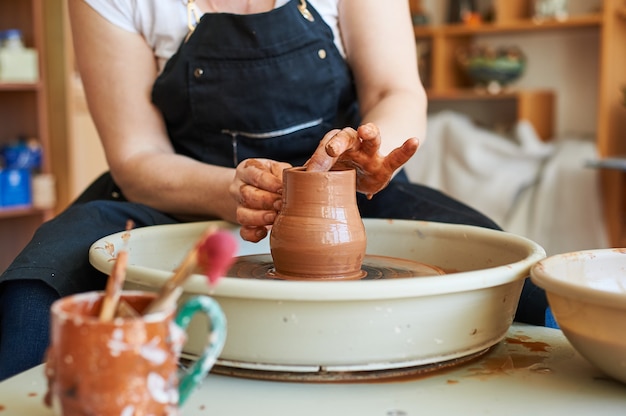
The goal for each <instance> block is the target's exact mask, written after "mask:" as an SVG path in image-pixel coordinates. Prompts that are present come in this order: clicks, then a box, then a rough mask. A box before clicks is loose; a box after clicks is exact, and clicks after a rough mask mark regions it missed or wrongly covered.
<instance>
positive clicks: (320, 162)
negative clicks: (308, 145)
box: [304, 129, 340, 172]
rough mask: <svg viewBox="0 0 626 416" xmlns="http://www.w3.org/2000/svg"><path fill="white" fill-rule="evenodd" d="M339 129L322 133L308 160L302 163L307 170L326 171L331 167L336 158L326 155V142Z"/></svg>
mask: <svg viewBox="0 0 626 416" xmlns="http://www.w3.org/2000/svg"><path fill="white" fill-rule="evenodd" d="M339 131H340V130H338V129H334V130H331V131H329V132H328V133H326V134H325V135H324V137H323V138H322V140H321V141H320V143H319V145H318V146H317V149H315V152H313V155H311V157H310V158H309V160H307V161H306V163H305V164H304V167H305V168H306V170H307V171H312V172H326V171H328V170H330V168H332V167H333V164H334V163H335V160H336V158H333V157H331V156H329V155H328V152H327V151H326V144H327V143H328V141H329V140H330V139H331V138H332V137H333V136H335V134H337V133H339Z"/></svg>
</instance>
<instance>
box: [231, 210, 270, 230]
mask: <svg viewBox="0 0 626 416" xmlns="http://www.w3.org/2000/svg"><path fill="white" fill-rule="evenodd" d="M277 215H278V213H277V212H276V211H274V210H258V209H250V208H245V207H241V206H240V207H238V208H237V222H238V223H239V224H241V225H242V226H244V227H260V226H263V227H265V226H269V225H272V224H274V221H275V220H276V216H277Z"/></svg>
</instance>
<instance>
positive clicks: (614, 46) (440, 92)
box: [411, 0, 626, 247]
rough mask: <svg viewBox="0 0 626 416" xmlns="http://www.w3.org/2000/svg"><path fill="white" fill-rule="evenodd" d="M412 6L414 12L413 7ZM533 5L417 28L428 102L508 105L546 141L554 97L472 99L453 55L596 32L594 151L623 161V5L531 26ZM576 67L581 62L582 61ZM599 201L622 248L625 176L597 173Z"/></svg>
mask: <svg viewBox="0 0 626 416" xmlns="http://www.w3.org/2000/svg"><path fill="white" fill-rule="evenodd" d="M411 4H412V6H413V5H414V2H412V3H411ZM532 5H533V1H532V0H494V1H493V6H494V10H495V18H494V21H493V22H490V23H483V24H478V25H464V24H456V25H448V24H444V25H438V26H416V27H415V28H414V33H415V38H416V41H417V42H421V43H424V42H425V43H426V44H427V46H428V50H429V51H430V52H429V53H430V57H429V59H428V67H427V74H428V77H427V79H428V81H427V85H426V87H427V91H428V94H429V98H430V100H431V102H433V103H437V102H440V101H442V100H443V101H448V102H452V101H459V100H502V101H513V103H514V105H515V106H517V109H518V110H517V112H516V115H517V117H519V118H526V119H528V120H530V121H532V122H533V124H534V125H535V128H536V129H537V131H538V133H539V135H540V136H541V137H542V138H550V137H551V133H552V129H553V123H554V108H553V106H554V95H553V94H552V93H551V92H549V91H523V90H521V91H516V92H514V93H508V94H501V95H497V96H494V97H486V96H485V95H484V94H482V95H481V94H477V93H476V92H474V91H473V90H472V85H471V83H470V81H469V80H468V79H467V77H466V76H465V74H464V73H463V72H462V70H461V69H460V68H459V66H458V65H457V64H456V53H457V51H458V50H459V49H460V48H465V47H468V46H469V45H470V44H472V42H474V40H475V38H476V37H477V36H483V37H484V36H485V35H487V36H493V37H497V36H498V35H510V34H515V35H516V36H522V37H523V36H524V35H525V34H528V33H536V32H537V31H560V32H563V33H569V31H571V32H572V33H574V32H573V31H577V30H588V29H592V30H597V31H598V32H599V35H600V36H599V39H600V40H599V43H600V44H599V45H598V50H599V51H600V54H599V58H598V59H599V62H597V65H598V68H599V79H598V80H597V86H598V87H597V91H598V108H597V109H596V110H597V114H598V117H597V126H596V143H597V148H598V152H599V154H600V156H601V157H616V156H622V157H623V156H625V155H626V108H624V105H623V96H622V93H621V91H622V88H623V87H624V86H626V53H624V45H625V44H626V2H624V1H623V0H603V1H602V10H601V11H600V12H598V13H593V14H585V15H578V16H570V17H569V18H568V19H566V20H564V21H556V20H551V21H536V20H535V19H533V18H532V13H531V10H532ZM580 53H581V54H583V53H584V51H580ZM581 62H584V56H583V57H582V58H581ZM602 199H603V204H604V211H605V220H606V224H607V231H608V234H609V237H610V242H611V245H613V246H614V247H626V173H624V172H620V171H617V170H610V169H607V170H603V171H602ZM572 226H575V225H572Z"/></svg>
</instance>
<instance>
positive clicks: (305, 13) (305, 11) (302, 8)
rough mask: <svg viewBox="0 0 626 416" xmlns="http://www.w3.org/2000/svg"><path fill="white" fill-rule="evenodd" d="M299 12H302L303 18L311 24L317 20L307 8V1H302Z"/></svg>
mask: <svg viewBox="0 0 626 416" xmlns="http://www.w3.org/2000/svg"><path fill="white" fill-rule="evenodd" d="M298 10H300V14H302V16H304V18H305V19H306V20H308V21H309V22H312V21H314V20H315V18H314V17H313V14H311V12H310V11H309V9H307V7H306V0H300V4H298Z"/></svg>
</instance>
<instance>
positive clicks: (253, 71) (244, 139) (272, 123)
mask: <svg viewBox="0 0 626 416" xmlns="http://www.w3.org/2000/svg"><path fill="white" fill-rule="evenodd" d="M301 3H303V2H302V0H291V1H289V2H288V3H287V4H286V5H284V6H282V7H280V8H276V9H274V10H272V11H269V12H267V13H260V14H254V15H234V14H226V13H220V14H205V15H203V16H202V18H201V19H200V22H199V23H198V25H197V27H196V28H195V30H194V32H193V33H192V35H191V36H190V37H189V39H188V40H187V41H186V42H183V43H182V44H181V46H180V48H179V50H178V51H177V53H176V54H175V55H174V56H172V58H171V59H170V60H169V61H168V62H167V64H166V66H165V68H164V69H163V72H162V73H161V74H160V76H159V77H158V79H157V80H156V81H155V84H154V88H153V92H152V99H153V102H154V104H155V105H156V106H157V107H158V108H159V109H160V110H161V112H162V113H163V116H164V119H165V122H166V124H167V130H168V133H169V136H170V139H171V141H172V144H173V146H174V148H175V149H176V152H178V153H181V154H183V155H187V156H189V157H192V158H194V159H197V160H201V161H204V162H206V163H211V164H215V165H219V166H227V167H235V166H236V165H237V164H238V163H239V162H241V161H242V160H244V159H247V158H254V157H257V158H270V159H274V160H279V161H285V162H289V163H291V164H292V165H302V164H303V163H304V162H305V161H306V160H307V159H308V158H309V157H310V156H311V155H312V154H313V152H314V150H315V149H316V148H317V145H318V143H319V141H320V140H321V138H322V137H323V136H324V134H325V133H327V132H328V131H329V130H331V129H333V128H343V127H346V126H352V127H357V126H358V124H359V122H360V119H359V112H358V104H357V96H356V91H355V86H354V83H353V78H352V74H351V71H350V69H349V68H348V66H347V64H346V62H345V60H344V59H343V57H342V56H341V54H340V53H339V51H338V49H337V48H336V46H335V44H334V39H333V33H332V30H331V29H330V27H329V26H328V25H326V23H325V22H324V21H323V19H322V18H321V17H320V15H319V14H318V13H317V11H316V10H315V9H314V8H313V7H311V5H310V4H307V10H308V11H309V12H310V14H311V16H312V17H313V19H312V20H309V19H307V18H306V16H305V14H303V13H301V11H300V9H299V7H298V6H299V5H300V4H301ZM416 111H418V110H417V109H416ZM357 200H358V205H359V209H360V212H361V215H362V216H363V217H364V218H365V217H369V218H398V219H413V220H426V221H439V222H448V223H458V224H469V225H477V226H482V227H487V228H496V229H497V228H498V226H497V225H496V224H495V223H493V222H492V221H491V220H490V219H488V218H486V217H485V216H484V215H482V214H480V213H479V212H476V211H475V210H473V209H471V208H469V207H467V206H466V205H464V204H462V203H460V202H458V201H456V200H453V199H451V198H450V197H448V196H446V195H444V194H442V193H441V192H438V191H436V190H433V189H430V188H427V187H424V186H420V185H416V184H411V183H409V182H408V180H407V178H406V175H405V174H404V173H403V172H400V173H399V174H398V175H396V177H395V178H394V180H392V181H391V183H390V184H389V185H388V186H387V187H386V188H385V189H384V190H382V191H381V192H379V193H378V194H376V195H374V197H373V198H372V199H371V200H368V199H367V198H366V197H365V196H364V195H362V194H359V195H358V196H357ZM128 219H131V220H133V221H134V222H135V225H136V227H143V226H150V225H159V224H171V223H176V222H178V220H177V219H175V218H173V217H171V216H170V215H168V214H166V213H162V212H159V211H157V210H155V209H153V208H150V207H147V206H145V205H142V204H136V203H131V202H127V201H126V200H125V199H124V196H123V195H122V193H121V191H120V190H119V188H118V187H117V186H116V185H115V183H114V182H113V180H112V178H111V175H110V174H108V173H105V174H104V175H103V176H102V177H100V178H99V179H97V180H96V181H95V182H94V184H92V185H91V186H90V187H89V188H88V189H87V190H86V191H85V192H84V193H83V194H82V195H81V196H80V197H79V198H78V199H77V201H75V202H74V203H73V204H72V205H71V206H70V207H69V208H68V209H67V210H66V211H65V212H63V213H62V214H60V215H59V216H57V217H56V218H54V219H53V220H51V221H48V222H47V223H45V224H43V225H42V226H41V227H40V228H39V229H38V230H37V232H36V233H35V235H34V237H33V239H32V241H31V242H30V243H29V244H28V246H27V247H26V248H25V250H23V251H22V253H21V254H20V255H19V256H18V257H17V259H16V260H15V261H14V262H13V263H12V264H11V266H9V268H8V269H7V270H6V271H5V273H3V275H2V276H1V277H0V282H4V281H8V280H20V279H36V280H42V281H44V282H46V283H47V284H48V285H50V286H51V287H53V288H54V289H55V290H56V291H57V292H58V293H59V294H60V295H61V296H66V295H69V294H72V293H76V292H83V291H87V290H96V289H103V288H104V287H105V285H106V276H105V275H103V274H102V273H100V272H98V271H97V270H95V269H94V268H93V267H92V266H91V265H90V263H89V260H88V250H89V247H90V245H91V244H92V243H93V242H94V241H96V240H98V239H100V238H102V237H104V236H106V235H110V234H112V233H115V232H119V231H123V229H124V228H125V226H126V221H127V220H128ZM544 298H545V296H544ZM541 304H542V305H543V301H542V302H541ZM533 309H535V308H533ZM535 310H537V311H540V310H541V309H535ZM544 310H545V308H544ZM541 313H543V311H541Z"/></svg>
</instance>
